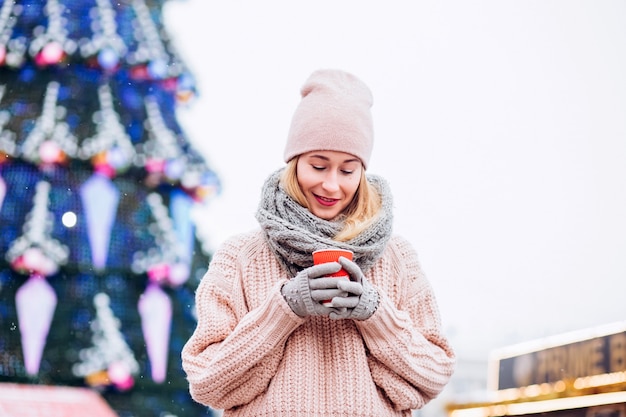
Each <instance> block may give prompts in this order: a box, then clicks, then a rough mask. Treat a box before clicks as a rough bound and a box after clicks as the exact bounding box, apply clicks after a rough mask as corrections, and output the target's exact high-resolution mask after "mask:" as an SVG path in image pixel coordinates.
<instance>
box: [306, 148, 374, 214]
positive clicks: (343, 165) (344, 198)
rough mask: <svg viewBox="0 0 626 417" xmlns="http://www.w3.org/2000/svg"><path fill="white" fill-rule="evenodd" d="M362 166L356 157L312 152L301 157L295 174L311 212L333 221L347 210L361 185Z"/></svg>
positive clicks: (326, 152)
mask: <svg viewBox="0 0 626 417" xmlns="http://www.w3.org/2000/svg"><path fill="white" fill-rule="evenodd" d="M362 170H363V165H362V164H361V160H359V158H357V157H356V156H354V155H350V154H349V153H345V152H336V151H313V152H308V153H305V154H302V155H300V158H299V159H298V165H297V166H296V173H297V176H298V184H299V185H300V189H301V190H302V192H303V193H304V196H305V198H306V201H307V203H308V204H309V210H310V211H311V213H313V214H315V215H316V216H317V217H320V218H322V219H324V220H331V219H333V218H335V217H336V216H337V215H338V214H340V213H341V212H343V210H344V209H345V208H346V207H348V205H349V204H350V202H351V201H352V198H353V197H354V194H355V193H356V190H357V189H358V188H359V183H360V181H361V171H362Z"/></svg>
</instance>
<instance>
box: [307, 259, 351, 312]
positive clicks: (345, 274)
mask: <svg viewBox="0 0 626 417" xmlns="http://www.w3.org/2000/svg"><path fill="white" fill-rule="evenodd" d="M353 255H354V254H353V253H352V252H351V251H349V250H343V249H321V250H316V251H315V252H313V263H314V264H315V265H319V264H325V263H327V262H339V257H340V256H343V257H344V258H347V259H350V260H352V256H353ZM327 277H329V278H347V279H350V276H349V275H348V272H346V270H344V269H340V270H339V271H338V272H335V273H334V274H330V275H327ZM330 301H331V300H324V301H322V304H324V305H325V306H328V305H329V304H330Z"/></svg>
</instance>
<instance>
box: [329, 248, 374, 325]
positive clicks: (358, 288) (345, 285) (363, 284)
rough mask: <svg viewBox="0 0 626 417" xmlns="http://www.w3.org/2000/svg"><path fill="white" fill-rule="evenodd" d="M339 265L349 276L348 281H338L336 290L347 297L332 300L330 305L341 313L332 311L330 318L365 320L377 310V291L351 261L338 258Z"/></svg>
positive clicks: (339, 296)
mask: <svg viewBox="0 0 626 417" xmlns="http://www.w3.org/2000/svg"><path fill="white" fill-rule="evenodd" d="M339 263H340V264H341V266H342V267H343V269H344V270H345V271H346V272H348V274H349V275H350V281H348V280H345V279H344V280H340V281H338V282H337V288H338V289H339V290H341V291H344V292H346V293H347V296H342V295H338V296H336V297H334V298H333V299H332V303H331V305H332V306H333V307H335V308H339V309H340V310H343V311H337V312H335V311H333V312H331V313H330V318H331V319H333V320H340V319H353V320H367V319H369V318H370V317H371V316H372V314H374V312H375V311H376V309H377V308H378V291H377V290H376V288H374V286H373V285H371V284H370V283H369V281H368V280H367V279H365V275H363V271H361V268H359V266H358V265H357V264H356V263H354V262H352V261H351V260H349V259H347V258H344V257H343V256H341V257H339Z"/></svg>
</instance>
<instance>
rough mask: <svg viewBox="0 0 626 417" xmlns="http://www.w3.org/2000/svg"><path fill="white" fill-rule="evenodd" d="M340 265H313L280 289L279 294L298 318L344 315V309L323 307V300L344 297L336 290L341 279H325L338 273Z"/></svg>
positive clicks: (341, 292)
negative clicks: (333, 314) (334, 314)
mask: <svg viewBox="0 0 626 417" xmlns="http://www.w3.org/2000/svg"><path fill="white" fill-rule="evenodd" d="M340 269H341V265H339V264H338V263H337V262H328V263H324V264H320V265H314V266H312V267H309V268H306V269H304V270H302V271H300V272H299V273H298V275H296V276H295V277H294V278H293V279H291V280H289V281H288V282H287V283H285V285H283V287H282V288H281V293H282V295H283V297H284V298H285V300H286V301H287V304H289V307H291V310H292V311H293V312H294V313H296V314H297V315H298V316H300V317H307V316H328V315H329V314H330V313H331V312H333V313H337V314H343V313H345V311H346V309H345V308H341V307H340V308H335V307H334V306H325V305H323V304H322V303H321V301H324V300H331V299H333V298H336V297H341V296H343V295H346V293H345V292H344V291H343V290H341V289H339V288H338V283H339V282H340V281H347V280H345V279H342V278H326V276H327V275H330V274H333V273H335V272H338V271H339V270H340Z"/></svg>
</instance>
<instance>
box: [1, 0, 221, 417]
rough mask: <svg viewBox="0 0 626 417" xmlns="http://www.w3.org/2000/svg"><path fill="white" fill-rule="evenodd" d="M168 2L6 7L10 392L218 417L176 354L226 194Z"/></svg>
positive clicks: (156, 414)
mask: <svg viewBox="0 0 626 417" xmlns="http://www.w3.org/2000/svg"><path fill="white" fill-rule="evenodd" d="M162 6H163V1H160V0H116V1H114V2H113V1H110V0H0V382H12V383H20V384H37V385H55V386H60V385H63V386H87V387H92V388H93V389H94V390H96V391H98V392H99V393H101V395H102V396H103V397H104V398H105V399H106V401H107V402H108V403H109V404H110V405H111V407H112V408H113V409H114V410H115V411H116V412H117V413H118V414H119V415H120V416H122V417H126V416H139V417H144V416H145V417H163V416H181V417H182V416H203V415H211V410H209V409H207V408H205V407H202V406H201V405H199V404H197V403H195V402H194V401H193V400H192V399H191V398H190V396H189V393H188V385H187V382H186V380H185V375H184V373H183V371H182V369H181V364H180V351H181V349H182V346H183V344H184V343H185V341H186V340H187V339H188V337H189V336H190V335H191V332H192V331H193V329H194V328H195V317H194V305H193V303H194V290H195V288H196V286H197V282H198V279H199V277H200V276H201V274H202V272H203V271H204V270H205V269H206V265H207V263H208V261H209V256H208V255H207V254H206V253H204V252H203V251H202V249H201V248H202V245H201V242H199V241H198V239H197V238H196V235H195V225H194V221H193V210H194V207H196V206H197V205H198V204H203V203H205V202H206V201H207V199H209V198H210V197H211V196H212V195H214V194H216V193H217V192H218V191H219V181H218V179H217V178H216V176H215V174H214V173H213V172H212V171H211V170H210V168H209V167H208V166H207V164H206V163H205V161H204V159H203V158H202V157H201V155H200V154H199V153H198V152H197V151H196V150H195V149H194V147H193V145H192V143H191V141H190V140H189V138H187V137H186V136H185V134H184V131H183V129H182V128H181V126H179V124H178V123H177V120H176V113H175V111H176V108H177V106H179V105H188V104H189V103H190V100H191V98H192V97H193V95H194V93H195V89H194V84H193V77H192V76H191V74H189V72H188V71H187V69H186V67H185V65H184V64H183V62H182V60H181V59H180V57H179V56H177V54H176V52H175V50H174V45H173V42H172V41H171V40H170V39H169V38H168V36H167V31H166V28H165V27H164V24H163V20H162Z"/></svg>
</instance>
